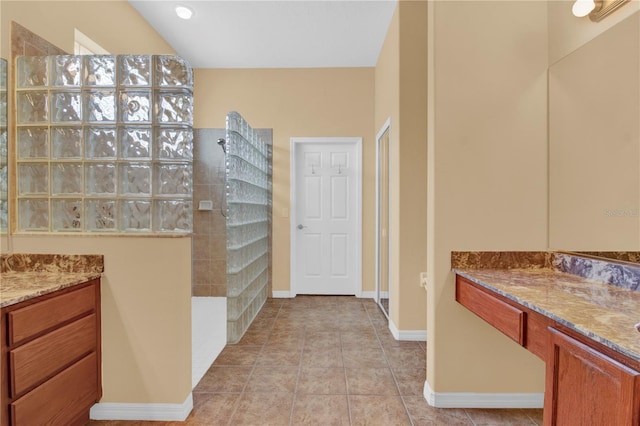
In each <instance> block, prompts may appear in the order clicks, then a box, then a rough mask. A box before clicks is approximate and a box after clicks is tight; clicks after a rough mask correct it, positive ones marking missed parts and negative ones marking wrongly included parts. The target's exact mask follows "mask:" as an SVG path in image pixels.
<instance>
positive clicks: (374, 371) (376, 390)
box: [345, 367, 398, 395]
mask: <svg viewBox="0 0 640 426" xmlns="http://www.w3.org/2000/svg"><path fill="white" fill-rule="evenodd" d="M345 374H346V377H347V392H348V393H349V395H398V388H397V387H396V383H395V381H394V380H393V376H392V375H391V370H389V368H387V367H385V368H345Z"/></svg>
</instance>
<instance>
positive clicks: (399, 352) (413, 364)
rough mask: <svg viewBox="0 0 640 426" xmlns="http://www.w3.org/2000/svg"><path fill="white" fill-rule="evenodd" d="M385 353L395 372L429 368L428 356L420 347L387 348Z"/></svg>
mask: <svg viewBox="0 0 640 426" xmlns="http://www.w3.org/2000/svg"><path fill="white" fill-rule="evenodd" d="M384 353H385V355H386V356H387V360H388V361H389V365H390V366H391V368H392V369H394V370H395V369H407V368H416V369H417V368H426V367H427V357H426V354H425V352H424V351H423V350H422V348H420V347H415V348H412V347H387V348H385V350H384Z"/></svg>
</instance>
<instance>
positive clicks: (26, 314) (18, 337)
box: [8, 286, 96, 346]
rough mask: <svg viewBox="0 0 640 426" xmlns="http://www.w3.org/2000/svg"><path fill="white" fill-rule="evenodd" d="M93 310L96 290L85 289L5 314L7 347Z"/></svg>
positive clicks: (93, 288)
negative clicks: (7, 325)
mask: <svg viewBox="0 0 640 426" xmlns="http://www.w3.org/2000/svg"><path fill="white" fill-rule="evenodd" d="M95 306H96V288H95V286H88V287H84V288H81V289H79V290H75V291H72V292H69V293H66V294H63V295H61V296H57V297H55V298H52V299H48V300H44V301H42V302H39V303H35V304H33V305H30V306H27V307H24V308H21V309H17V310H15V311H12V312H9V314H8V322H9V345H10V346H12V345H14V344H17V343H20V342H21V341H23V340H26V339H29V338H30V337H33V336H35V335H37V334H38V333H41V332H43V331H45V330H48V329H50V328H52V327H55V326H57V325H59V324H62V323H64V322H65V321H68V320H70V319H72V318H75V317H77V316H79V315H82V314H83V313H86V312H90V311H91V310H93V309H95Z"/></svg>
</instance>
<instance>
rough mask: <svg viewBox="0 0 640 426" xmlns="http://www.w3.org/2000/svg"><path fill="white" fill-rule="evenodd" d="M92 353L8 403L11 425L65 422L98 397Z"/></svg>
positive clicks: (60, 423)
mask: <svg viewBox="0 0 640 426" xmlns="http://www.w3.org/2000/svg"><path fill="white" fill-rule="evenodd" d="M96 362H97V358H96V354H95V352H94V353H92V354H90V355H88V356H86V357H84V358H82V359H81V360H80V361H78V362H77V363H76V364H73V365H72V366H71V367H69V368H67V369H66V370H64V371H63V372H61V373H60V374H58V375H57V376H55V377H53V378H52V379H51V380H49V381H47V382H45V383H43V384H42V385H40V386H38V387H37V388H35V389H34V390H32V391H31V392H29V393H28V394H26V395H25V396H23V397H22V398H20V399H18V400H16V401H14V402H13V403H12V404H11V424H12V425H14V426H16V425H44V424H46V425H52V426H53V425H61V426H62V425H65V426H66V425H69V424H71V423H72V422H73V421H74V420H75V419H76V418H77V417H78V416H79V415H80V414H81V413H82V412H83V411H86V410H88V408H89V407H91V405H92V404H93V403H95V402H96V399H97V397H98V391H97V388H98V383H97V377H98V375H97V371H96V369H97V366H96Z"/></svg>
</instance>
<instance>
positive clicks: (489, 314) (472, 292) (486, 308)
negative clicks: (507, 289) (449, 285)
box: [456, 276, 526, 345]
mask: <svg viewBox="0 0 640 426" xmlns="http://www.w3.org/2000/svg"><path fill="white" fill-rule="evenodd" d="M456 300H457V301H458V302H459V303H460V304H462V305H464V306H465V307H466V308H467V309H469V310H470V311H471V312H473V313H475V314H476V315H478V316H479V317H480V318H482V319H483V320H485V321H487V322H488V323H489V324H491V325H493V326H494V327H495V328H497V329H498V330H500V331H501V332H503V333H504V334H506V335H507V336H509V337H510V338H512V339H513V340H515V341H516V342H518V343H519V344H521V345H524V336H525V333H524V327H525V321H526V314H525V312H523V311H522V310H520V309H518V308H515V307H513V306H511V305H509V304H507V303H505V302H503V301H502V300H500V299H497V298H495V297H493V296H491V295H490V294H488V293H486V292H485V291H482V290H480V289H479V288H477V287H476V286H475V285H474V284H472V283H471V282H470V281H468V280H466V279H464V278H462V277H459V276H458V277H457V278H456Z"/></svg>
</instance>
